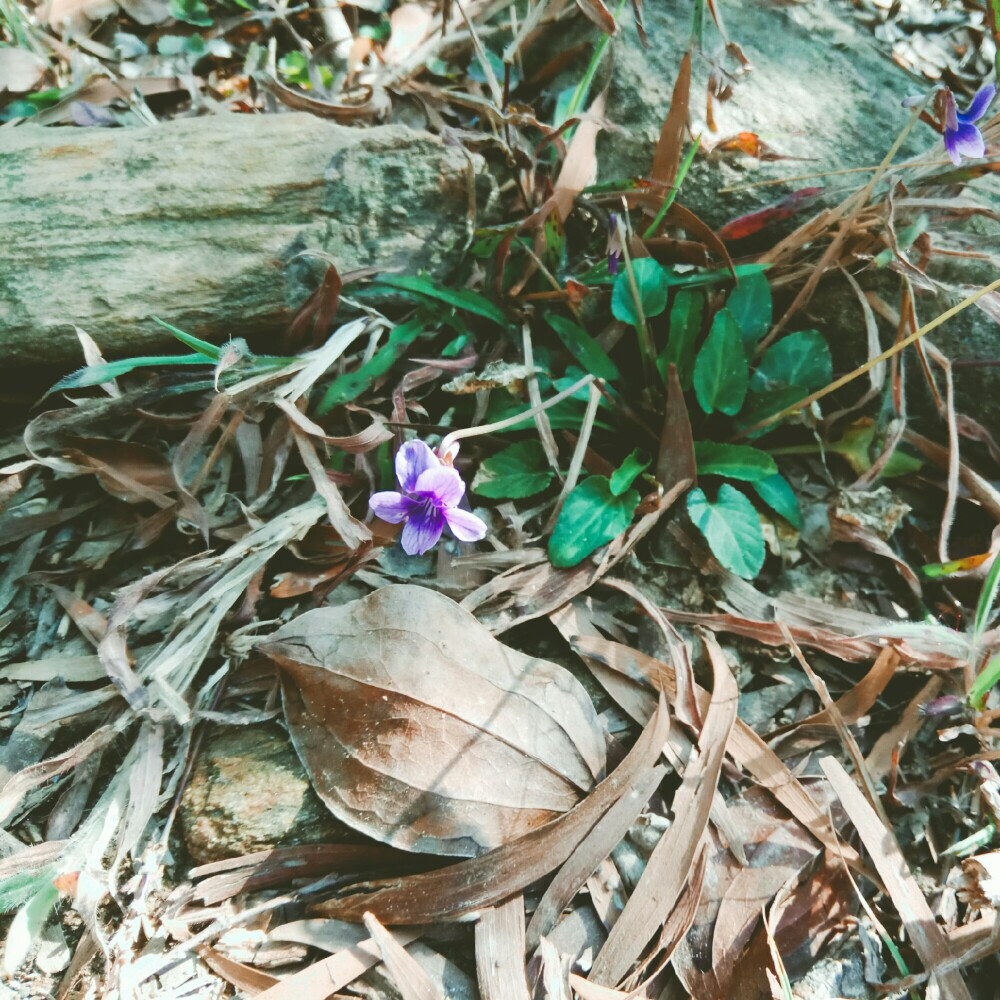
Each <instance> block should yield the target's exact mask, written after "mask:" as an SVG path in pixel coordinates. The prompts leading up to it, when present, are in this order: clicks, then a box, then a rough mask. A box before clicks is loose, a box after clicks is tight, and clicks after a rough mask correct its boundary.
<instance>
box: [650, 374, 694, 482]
mask: <svg viewBox="0 0 1000 1000" xmlns="http://www.w3.org/2000/svg"><path fill="white" fill-rule="evenodd" d="M656 478H657V479H658V480H659V482H660V485H661V486H662V487H663V488H664V489H665V490H669V489H671V488H672V487H673V486H675V485H676V484H677V483H679V482H683V481H685V480H686V481H688V482H690V483H692V484H697V482H698V466H697V465H696V464H695V460H694V436H693V435H692V433H691V417H690V415H689V414H688V411H687V404H686V403H685V402H684V390H683V389H682V388H681V380H680V376H679V375H678V374H677V366H676V365H675V364H674V363H673V362H671V363H670V367H669V368H668V369H667V405H666V408H665V410H664V413H663V431H662V433H661V434H660V454H659V457H658V458H657V460H656Z"/></svg>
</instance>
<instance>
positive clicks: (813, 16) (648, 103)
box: [597, 0, 1000, 429]
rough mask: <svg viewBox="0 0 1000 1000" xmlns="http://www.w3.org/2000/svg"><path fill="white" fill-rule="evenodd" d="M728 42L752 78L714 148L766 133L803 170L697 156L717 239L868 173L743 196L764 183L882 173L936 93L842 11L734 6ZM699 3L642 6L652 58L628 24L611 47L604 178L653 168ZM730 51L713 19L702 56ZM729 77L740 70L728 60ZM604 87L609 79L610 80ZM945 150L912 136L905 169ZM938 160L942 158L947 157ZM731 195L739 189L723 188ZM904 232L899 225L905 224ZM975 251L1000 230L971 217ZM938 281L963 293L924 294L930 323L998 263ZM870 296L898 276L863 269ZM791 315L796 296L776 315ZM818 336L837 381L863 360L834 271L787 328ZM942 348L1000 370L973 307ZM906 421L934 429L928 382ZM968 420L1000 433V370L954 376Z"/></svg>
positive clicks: (938, 333)
mask: <svg viewBox="0 0 1000 1000" xmlns="http://www.w3.org/2000/svg"><path fill="white" fill-rule="evenodd" d="M721 10H722V14H723V17H724V19H725V26H726V30H727V32H728V35H729V37H730V38H731V39H732V40H733V41H734V42H738V43H739V44H740V46H741V47H742V49H743V51H744V53H745V55H746V57H747V58H748V59H749V61H750V63H751V65H752V67H753V69H752V71H751V72H750V73H748V74H746V75H744V76H741V77H740V78H739V80H738V81H737V83H736V85H735V88H734V90H733V96H732V99H731V100H730V101H728V102H725V103H720V102H718V101H716V102H715V103H714V109H715V119H716V124H717V132H716V133H715V134H714V135H713V136H712V141H713V142H715V141H718V140H720V139H722V138H725V137H728V136H733V135H735V134H737V133H739V132H741V131H751V132H755V133H757V134H758V135H759V136H760V137H761V138H762V139H763V140H764V141H765V142H766V143H767V144H768V145H769V146H771V147H772V148H773V149H775V150H776V151H777V152H779V153H781V154H784V155H786V156H793V157H801V158H802V159H794V160H778V161H775V162H760V161H758V160H756V159H752V158H751V157H748V156H745V155H743V154H740V153H732V154H713V155H710V156H707V157H706V156H699V157H698V158H697V159H696V160H695V162H694V165H693V166H692V168H691V171H690V173H689V174H688V177H687V179H686V180H685V182H684V186H683V188H682V190H681V193H680V196H679V200H680V201H681V202H682V203H684V204H685V205H687V206H689V207H690V208H692V209H693V210H694V211H695V212H697V213H698V214H699V215H700V216H701V217H702V218H703V219H705V221H707V222H708V223H710V224H711V225H713V226H715V227H718V226H720V225H722V224H724V223H725V222H728V221H730V220H731V219H733V218H736V217H738V216H740V215H743V214H746V213H748V212H753V211H757V210H759V209H761V208H764V207H766V206H768V205H771V204H773V203H775V202H777V201H778V200H780V199H781V198H782V197H784V196H785V195H787V194H789V193H790V192H792V191H794V190H796V189H800V188H803V187H807V186H813V185H825V186H826V187H827V189H828V190H829V191H831V192H834V193H840V192H842V193H843V194H846V193H847V192H849V191H851V190H853V189H855V188H856V187H857V186H859V185H860V183H861V182H862V180H863V179H865V178H867V177H868V176H870V175H868V174H849V175H846V176H845V175H839V176H832V177H821V178H812V179H801V180H795V181H792V182H790V183H784V184H774V185H769V186H758V187H747V185H748V184H751V183H755V182H758V181H763V180H773V179H778V178H784V177H794V176H796V175H801V174H812V173H817V172H823V171H836V170H847V169H852V168H856V167H865V166H873V165H876V164H878V163H880V162H881V160H882V158H883V157H884V156H885V154H886V153H887V152H888V151H889V148H890V147H891V146H892V144H893V142H894V140H895V139H896V137H897V136H898V135H899V133H900V131H901V130H902V128H903V127H904V125H905V124H906V122H907V120H908V118H909V114H910V112H909V111H907V110H906V109H905V108H903V107H902V104H901V102H902V100H903V98H904V97H906V96H907V95H910V94H919V93H923V92H925V91H926V90H928V89H929V85H928V84H927V83H926V82H925V81H923V80H919V79H915V78H913V77H911V76H910V75H908V74H907V73H906V72H905V71H904V70H902V69H901V68H900V67H898V66H897V65H895V64H894V63H893V62H892V61H891V60H890V59H889V58H888V56H887V55H886V54H885V52H884V51H881V50H880V49H879V46H878V43H877V41H876V40H875V39H874V38H873V37H872V36H871V35H870V34H869V33H868V32H867V31H866V30H865V29H864V28H863V27H862V26H860V25H859V24H857V23H856V22H855V21H854V20H852V19H851V18H850V14H849V12H848V11H846V10H844V9H843V8H839V7H838V6H837V5H834V4H825V3H809V4H783V5H779V4H773V3H763V2H760V0H733V2H730V3H726V4H723V5H722V7H721ZM691 11H692V5H691V4H690V3H688V2H687V0H661V2H659V3H655V4H647V5H646V26H647V30H648V32H649V37H650V42H651V44H650V46H649V47H648V48H643V47H642V45H641V44H640V42H639V40H638V37H637V36H636V32H635V29H634V28H633V27H632V26H631V25H628V26H627V27H626V28H625V29H624V30H623V31H622V32H621V34H620V36H619V38H618V39H617V40H616V41H615V43H614V60H613V66H612V68H611V70H610V77H609V81H608V82H609V89H608V98H607V108H606V114H607V117H608V118H609V119H610V120H611V121H613V122H614V123H616V124H617V125H618V126H620V127H621V128H623V129H624V130H625V132H624V134H623V133H620V132H619V133H615V132H612V131H608V132H604V133H602V134H601V136H600V137H599V139H598V147H597V148H598V158H599V169H600V179H601V180H602V181H606V180H610V179H613V178H617V177H627V176H634V175H644V174H646V173H647V172H648V170H649V167H650V164H651V162H652V155H653V150H654V147H655V145H656V141H657V139H658V137H659V133H660V128H661V126H662V123H663V120H664V118H665V116H666V113H667V109H668V108H669V106H670V99H671V94H672V91H673V86H674V81H675V79H676V76H677V71H678V67H679V66H680V62H681V57H682V55H683V53H684V50H685V48H686V46H687V44H688V40H689V38H690V31H691ZM721 48H722V42H721V39H720V36H719V34H718V32H717V31H716V28H715V26H714V24H713V23H712V22H711V18H710V17H709V15H707V14H706V25H705V51H706V53H707V56H708V57H709V58H711V57H714V56H715V54H716V53H717V51H719V50H721ZM709 58H706V56H704V55H698V54H696V55H695V58H694V63H693V80H692V86H691V118H692V127H693V128H694V129H695V130H696V131H698V130H700V129H703V128H704V127H705V95H706V83H707V78H708V74H709V70H710V65H709ZM728 65H730V66H732V65H734V64H733V63H732V62H730V63H729V64H728ZM605 73H606V75H607V71H605ZM935 146H936V147H937V148H938V149H939V150H941V145H940V140H939V138H938V137H937V136H936V134H935V133H934V132H933V131H932V130H931V129H930V128H929V127H928V126H927V125H924V124H919V123H918V124H917V125H916V126H915V127H914V129H913V131H912V132H911V133H910V135H909V137H908V139H907V140H906V142H905V144H904V146H903V148H902V151H901V153H900V155H899V156H898V157H897V162H900V161H901V160H902V159H903V158H905V157H910V156H915V155H918V154H922V153H924V152H927V151H928V150H932V149H934V148H935ZM942 155H943V153H942ZM730 188H735V189H736V190H727V189H730ZM968 192H969V194H970V195H972V196H973V197H975V198H977V199H978V200H980V201H984V202H986V203H987V204H990V205H991V206H992V207H993V208H994V209H995V210H1000V181H998V180H997V179H996V178H983V179H981V180H979V181H977V182H975V183H974V184H973V185H971V186H970V188H969V189H968ZM808 217H809V215H808V213H807V214H803V215H801V216H799V217H797V218H795V219H793V220H789V221H788V222H786V223H784V224H783V225H779V226H776V227H775V229H774V230H771V231H769V234H768V236H767V239H766V240H765V241H763V242H761V243H760V244H758V245H757V246H756V247H754V246H753V244H754V242H755V241H754V240H750V241H748V242H749V243H750V244H751V246H749V247H747V246H746V245H745V244H738V245H737V251H738V252H740V253H745V252H752V251H753V250H754V249H763V248H764V246H765V245H770V244H771V243H773V242H774V241H775V239H776V234H782V235H783V233H784V232H787V231H790V229H791V228H793V227H794V226H795V225H797V224H798V223H799V222H802V221H805V220H806V219H807V218H808ZM905 221H906V220H904V222H905ZM962 225H963V227H964V229H965V230H966V231H967V232H968V233H969V234H970V235H969V239H970V240H973V241H974V244H973V245H974V246H975V248H976V249H977V250H980V251H985V252H988V253H989V252H992V253H995V252H996V248H997V247H998V246H1000V223H998V222H997V221H996V220H995V219H990V218H985V217H981V218H974V219H971V220H968V222H966V223H963V224H962ZM933 228H934V230H935V232H936V233H937V235H936V236H935V243H936V244H940V243H945V244H952V245H956V240H955V239H954V238H952V237H951V236H949V235H944V236H942V234H941V233H940V231H939V227H937V226H935V227H933ZM929 273H930V274H931V276H932V277H934V278H935V279H936V280H939V281H941V282H943V283H946V284H947V285H950V286H956V287H958V286H963V290H957V291H954V292H952V291H949V290H943V291H941V292H940V293H939V294H936V295H934V294H931V293H928V292H923V291H921V292H918V299H917V313H918V317H919V319H920V321H921V322H926V321H927V320H929V319H932V318H933V317H934V316H936V315H937V314H939V313H941V312H944V311H945V310H946V309H948V308H949V307H951V306H952V305H955V304H956V303H957V302H958V301H959V300H960V299H961V298H963V297H964V296H965V295H966V294H968V291H969V289H970V288H975V287H981V286H982V285H985V284H988V283H989V282H991V281H993V280H994V279H995V278H997V277H998V276H1000V269H998V267H997V263H996V259H994V260H993V261H992V262H991V261H975V260H966V261H963V260H961V259H958V258H943V257H938V258H936V259H932V261H931V265H930V267H929ZM858 277H859V280H860V281H861V283H862V285H863V287H864V288H865V290H869V289H872V288H874V289H876V290H877V291H878V292H879V293H880V294H882V295H883V298H885V300H886V301H887V302H890V303H893V304H896V303H898V301H899V283H898V278H896V276H895V275H892V274H891V273H890V272H888V271H881V272H878V271H872V270H871V269H868V270H861V271H860V273H859V275H858ZM782 304H787V296H786V297H784V298H783V299H782V300H781V301H780V302H779V305H782ZM879 323H880V326H881V329H882V345H883V347H888V346H889V345H890V344H891V343H892V342H893V339H894V337H895V331H894V330H893V329H891V328H890V326H889V324H888V323H886V322H885V321H883V320H880V321H879ZM807 327H815V328H818V329H820V330H821V331H822V332H824V333H825V334H826V335H827V338H828V341H829V342H830V344H831V347H832V349H833V353H834V366H835V369H836V370H837V373H838V374H840V373H841V372H844V371H847V370H849V369H850V368H853V367H855V366H856V365H857V364H858V363H859V362H860V361H862V360H864V350H865V334H864V319H863V316H862V313H861V309H860V307H859V305H858V301H857V298H856V297H855V295H854V293H853V291H852V290H851V288H850V286H849V285H848V284H847V282H846V280H844V278H843V277H842V276H841V275H840V274H839V273H837V272H833V273H832V274H831V275H830V276H828V277H827V278H825V279H824V281H822V282H821V284H820V286H819V289H818V290H817V294H816V295H815V297H814V298H813V300H812V302H811V303H810V304H809V305H808V306H807V307H806V309H804V310H803V311H802V312H801V313H800V315H799V317H798V318H797V319H796V320H795V321H794V322H793V324H792V327H791V329H796V328H798V329H802V328H807ZM932 339H933V342H934V343H935V344H936V346H938V347H939V348H941V349H942V350H943V351H944V352H945V354H946V355H948V356H949V357H950V358H952V359H953V360H963V361H969V360H992V361H996V360H997V359H1000V326H998V324H997V323H996V321H995V320H994V319H991V318H990V317H988V316H987V315H986V314H985V313H983V312H982V311H981V310H979V309H978V308H970V309H967V310H966V311H965V312H964V313H962V314H960V315H959V316H958V317H956V318H955V319H953V320H951V321H949V322H948V323H947V324H945V325H944V326H943V327H941V328H940V329H938V330H935V331H934V333H933V336H932ZM911 370H912V374H913V377H912V378H911V379H910V380H909V385H910V390H909V394H910V413H911V416H916V417H917V418H918V419H920V418H923V420H922V423H923V426H924V427H925V429H926V428H931V427H933V426H935V425H936V424H937V422H938V418H937V414H936V411H934V410H933V408H932V406H931V403H930V398H929V395H928V394H927V393H926V392H925V391H924V390H923V386H922V383H923V376H922V375H921V373H920V372H919V370H918V369H917V368H916V366H915V365H914V366H912V368H911ZM955 381H956V389H957V393H956V395H957V400H958V405H959V408H960V409H962V408H964V409H965V410H966V412H969V413H970V414H971V415H972V416H975V417H976V419H978V420H980V421H981V422H983V423H985V424H986V425H987V426H992V427H994V428H996V427H997V426H1000V368H998V367H995V366H994V367H974V366H969V367H962V368H961V369H956V378H955Z"/></svg>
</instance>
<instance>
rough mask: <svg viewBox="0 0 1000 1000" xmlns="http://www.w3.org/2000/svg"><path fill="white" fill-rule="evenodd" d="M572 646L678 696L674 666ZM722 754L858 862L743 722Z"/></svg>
mask: <svg viewBox="0 0 1000 1000" xmlns="http://www.w3.org/2000/svg"><path fill="white" fill-rule="evenodd" d="M573 648H574V650H576V652H577V653H579V654H580V656H582V657H584V658H585V659H594V660H597V661H599V662H600V663H603V664H604V665H605V666H607V667H611V668H612V669H614V670H616V671H617V672H618V673H620V674H623V675H624V676H625V677H628V678H633V679H637V680H639V679H641V680H643V681H645V683H646V684H648V685H650V686H651V687H653V688H655V689H656V690H660V691H662V692H663V693H664V694H665V695H666V696H667V699H668V700H669V701H671V702H673V701H674V699H675V698H676V697H677V688H676V684H675V681H674V670H673V667H671V666H670V665H669V664H666V663H664V662H663V661H662V660H657V659H655V658H654V657H652V656H646V654H645V653H640V652H639V651H638V650H636V649H632V648H631V647H630V646H625V645H623V644H622V643H618V642H610V641H608V640H607V639H597V638H595V637H592V636H579V637H578V638H577V639H575V640H574V642H573ZM695 693H696V695H697V697H698V699H699V704H700V706H701V709H702V711H704V710H705V709H706V708H707V707H708V699H709V696H708V693H707V692H706V691H705V690H704V689H703V688H700V687H699V688H697V689H696V692H695ZM726 750H727V752H728V753H729V755H730V756H731V757H732V758H733V760H735V761H736V763H737V764H738V765H739V766H740V767H742V768H744V769H746V771H747V772H748V773H749V774H750V775H752V776H753V777H754V778H755V779H756V780H757V782H758V783H759V784H761V785H763V786H764V787H765V788H767V789H768V790H769V791H770V792H771V794H772V795H774V797H775V798H776V799H777V800H778V801H779V802H780V803H781V804H782V805H783V806H784V807H785V808H786V809H787V810H788V811H789V812H790V813H791V814H792V815H793V816H794V817H795V818H796V819H797V820H798V821H799V822H800V823H801V824H802V825H803V826H804V827H805V828H806V829H807V830H808V831H809V832H810V833H811V834H812V835H813V836H814V837H815V838H816V839H817V840H819V841H820V843H822V844H824V845H825V846H826V847H829V848H830V849H831V850H840V851H842V852H843V854H844V856H845V857H846V858H848V859H849V860H856V859H857V853H856V852H855V851H853V850H852V849H851V848H850V847H848V846H847V845H843V844H841V845H838V843H837V838H836V834H835V833H834V832H833V830H832V829H831V827H830V822H829V820H828V819H827V817H826V816H824V815H823V812H822V810H821V809H820V808H819V806H818V805H817V804H816V802H815V801H814V800H813V799H812V797H811V796H810V795H809V793H808V792H807V791H806V790H805V788H803V786H802V785H801V784H800V782H799V780H798V779H797V778H796V777H795V775H794V774H792V772H791V771H789V770H788V768H787V767H786V766H785V764H784V763H783V762H782V761H781V760H780V759H779V758H778V757H777V755H776V754H775V753H774V751H773V750H772V749H771V748H770V747H769V746H768V745H767V744H766V743H765V742H764V741H763V740H762V739H761V738H760V737H759V736H758V735H757V734H756V733H755V732H754V731H753V730H752V729H751V728H750V727H749V726H748V725H747V724H746V723H745V722H743V720H742V719H737V720H736V722H735V724H734V726H733V731H732V735H731V737H730V741H729V746H728V747H727V748H726Z"/></svg>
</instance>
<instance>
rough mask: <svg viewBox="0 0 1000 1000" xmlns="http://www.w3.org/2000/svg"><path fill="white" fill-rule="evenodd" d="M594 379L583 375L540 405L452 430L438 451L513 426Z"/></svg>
mask: <svg viewBox="0 0 1000 1000" xmlns="http://www.w3.org/2000/svg"><path fill="white" fill-rule="evenodd" d="M594 379H595V376H594V375H584V376H583V378H582V379H580V380H579V381H577V382H574V383H573V384H572V385H571V386H570V387H569V388H568V389H563V391H562V392H558V393H556V394H555V395H554V396H553V397H552V398H551V399H547V400H546V401H545V402H544V403H542V404H541V405H540V406H532V407H529V408H528V409H527V410H522V411H521V412H520V413H515V414H514V415H513V416H510V417H504V419H503V420H497V421H495V422H494V423H492V424H482V425H481V426H479V427H463V428H461V429H460V430H457V431H452V432H451V433H450V434H447V435H446V436H445V437H444V438H443V439H442V441H441V444H440V445H439V446H438V451H439V452H440V454H442V455H447V454H448V453H449V452H450V451H451V446H452V445H453V444H454V443H455V442H456V441H459V440H461V439H462V438H467V437H476V436H478V435H479V434H492V433H493V432H494V431H502V430H505V429H506V428H508V427H513V426H514V425H515V424H519V423H521V422H522V421H524V420H528V419H530V418H531V417H533V416H534V415H535V414H536V413H540V412H541V411H542V410H547V409H548V408H549V407H550V406H555V405H556V404H557V403H561V402H562V401H563V400H564V399H568V398H569V397H570V396H572V395H574V394H575V393H577V392H579V391H580V390H581V389H582V388H583V387H584V386H585V385H590V383H591V382H593V381H594Z"/></svg>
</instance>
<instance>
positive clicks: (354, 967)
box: [257, 931, 419, 1000]
mask: <svg viewBox="0 0 1000 1000" xmlns="http://www.w3.org/2000/svg"><path fill="white" fill-rule="evenodd" d="M418 936H419V935H417V934H416V933H411V932H402V933H401V932H399V931H397V932H396V940H397V941H398V942H399V943H400V944H404V945H405V944H409V943H410V942H411V941H415V940H416V939H417V937H418ZM381 960H382V955H381V953H380V952H379V949H378V946H377V945H376V944H375V942H374V941H372V940H371V939H368V940H366V941H363V942H362V943H361V944H358V945H354V946H352V947H350V948H345V949H344V950H343V951H338V952H337V953H336V954H335V955H331V956H330V957H329V958H324V959H323V960H322V961H321V962H316V964H315V965H310V966H309V967H308V968H306V969H303V970H302V971H301V972H296V973H295V974H294V975H292V976H289V977H288V978H287V979H282V980H281V982H280V983H277V984H276V985H275V986H272V987H271V988H270V989H269V990H265V991H264V992H263V993H258V994H257V997H258V1000H327V998H328V997H331V996H333V995H334V994H335V993H336V992H337V990H340V989H343V988H344V987H345V986H349V985H350V984H351V983H353V982H354V980H355V979H357V978H358V976H363V975H364V974H365V973H366V972H367V971H368V970H369V969H370V968H371V967H372V966H373V965H377V964H378V963H379V962H380V961H381Z"/></svg>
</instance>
